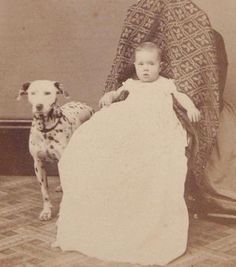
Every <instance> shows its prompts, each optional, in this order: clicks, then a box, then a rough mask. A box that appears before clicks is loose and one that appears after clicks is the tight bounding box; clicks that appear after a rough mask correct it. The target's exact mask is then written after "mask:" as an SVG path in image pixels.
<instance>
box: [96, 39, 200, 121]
mask: <svg viewBox="0 0 236 267" xmlns="http://www.w3.org/2000/svg"><path fill="white" fill-rule="evenodd" d="M134 66H135V70H136V74H137V77H138V79H139V81H140V82H141V83H152V82H155V81H157V80H158V79H159V78H160V77H161V76H160V70H161V66H162V62H161V49H160V48H159V47H158V46H157V45H156V44H154V43H152V42H144V43H142V44H140V45H139V46H138V47H137V48H136V49H135V60H134ZM162 78H163V77H162ZM125 92H126V90H124V87H123V86H122V87H121V88H119V89H118V90H117V91H110V92H108V93H106V94H105V95H104V96H103V97H102V98H101V99H100V101H99V106H100V107H104V106H109V105H111V104H112V103H113V102H117V101H119V100H120V99H121V98H123V96H124V95H125V96H126V97H127V95H128V93H125ZM172 93H173V94H174V96H175V98H176V99H177V100H178V102H179V103H180V104H181V105H182V106H183V107H184V108H185V109H186V111H187V114H188V117H189V119H190V120H191V121H192V122H197V121H198V120H199V118H200V111H199V110H198V109H197V108H196V107H195V105H194V103H193V102H192V100H191V99H190V98H189V97H188V96H187V95H186V94H184V93H181V92H178V91H177V89H176V87H175V89H174V90H173V92H172ZM173 112H174V111H173Z"/></svg>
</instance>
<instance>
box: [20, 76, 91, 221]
mask: <svg viewBox="0 0 236 267" xmlns="http://www.w3.org/2000/svg"><path fill="white" fill-rule="evenodd" d="M59 94H62V95H64V96H65V97H68V93H67V92H66V91H65V90H64V89H63V86H62V84H61V83H59V82H54V81H48V80H36V81H33V82H27V83H25V84H23V86H22V88H21V89H20V91H19V96H18V100H19V99H20V97H21V96H22V95H28V101H29V102H30V103H31V105H32V111H33V121H32V126H31V129H30V137H29V150H30V153H31V155H32V157H33V159H34V169H35V174H36V177H37V179H38V182H39V184H40V187H41V193H42V198H43V210H42V211H41V213H40V215H39V219H40V220H44V221H47V220H50V219H51V218H52V204H51V201H50V198H49V193H48V185H47V173H46V169H45V162H54V161H56V162H58V160H59V159H60V157H61V155H62V153H63V150H64V149H65V147H66V145H67V144H68V142H69V140H70V138H71V136H72V134H73V132H74V131H75V130H76V129H77V128H78V127H79V126H80V125H81V124H82V123H83V122H85V121H87V120H88V119H89V118H90V117H91V116H92V115H93V113H94V111H93V109H92V108H91V107H89V106H87V105H86V104H83V103H80V102H69V103H67V104H65V105H63V106H59V105H58V104H57V95H59Z"/></svg>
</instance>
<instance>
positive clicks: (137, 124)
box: [54, 77, 188, 265]
mask: <svg viewBox="0 0 236 267" xmlns="http://www.w3.org/2000/svg"><path fill="white" fill-rule="evenodd" d="M121 89H122V90H123V89H125V90H128V91H129V95H128V97H127V98H126V100H125V101H121V102H117V103H113V104H112V105H110V106H109V107H104V108H102V109H101V110H100V111H98V112H97V113H95V115H94V116H93V117H92V118H91V119H90V120H89V121H87V122H85V123H84V124H82V126H81V127H80V128H78V129H77V130H76V132H75V133H74V135H73V136H72V139H71V141H70V143H69V144H68V146H67V148H66V150H65V152H64V154H63V156H62V158H61V160H60V162H59V172H60V179H61V184H62V188H63V199H62V202H61V205H60V215H59V219H58V222H57V236H56V242H55V244H54V246H58V247H60V248H61V249H62V250H64V251H65V250H76V251H79V252H81V253H83V254H86V255H88V256H90V257H95V258H98V259H102V260H108V261H116V262H128V263H138V264H144V265H147V264H160V265H163V264H167V263H168V262H170V261H172V260H173V259H175V258H177V257H178V256H180V255H181V254H183V253H184V252H185V250H186V243H187V234H188V212H187V208H186V204H185V201H184V183H185V176H186V169H187V166H186V165H187V164H186V158H185V146H186V133H185V130H184V129H183V128H182V126H181V124H180V122H179V121H178V119H177V117H176V115H175V112H174V111H173V107H172V105H173V103H172V96H171V94H174V93H175V92H176V87H175V85H174V82H173V81H172V80H169V79H166V78H164V77H159V78H158V79H157V80H156V81H154V82H141V81H139V80H132V79H128V80H127V81H126V82H124V83H123V86H122V87H121V88H120V89H119V90H121Z"/></svg>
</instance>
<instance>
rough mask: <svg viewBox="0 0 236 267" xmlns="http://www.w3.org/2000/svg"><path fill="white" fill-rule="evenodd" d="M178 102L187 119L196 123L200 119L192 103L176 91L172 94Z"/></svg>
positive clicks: (198, 112) (184, 95)
mask: <svg viewBox="0 0 236 267" xmlns="http://www.w3.org/2000/svg"><path fill="white" fill-rule="evenodd" d="M173 94H174V96H175V98H176V99H177V100H178V102H179V103H180V104H181V105H182V106H183V107H184V108H185V109H186V111H187V114H188V117H189V119H190V120H191V121H192V122H197V121H199V119H200V111H199V110H198V109H197V108H196V106H195V105H194V103H193V101H192V100H191V99H190V98H189V97H188V96H187V95H186V94H184V93H181V92H178V91H177V89H176V90H174V92H173Z"/></svg>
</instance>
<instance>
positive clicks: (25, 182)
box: [0, 176, 236, 267]
mask: <svg viewBox="0 0 236 267" xmlns="http://www.w3.org/2000/svg"><path fill="white" fill-rule="evenodd" d="M58 184H59V180H58V178H57V177H50V179H49V188H50V192H51V198H52V202H53V205H54V210H53V216H54V219H53V220H51V221H49V222H41V221H39V220H38V214H39V212H40V209H41V195H40V190H39V186H38V184H37V181H36V179H35V177H25V176H24V177H17V176H12V177H9V176H7V177H5V176H0V266H1V267H13V266H14V267H15V266H16V267H32V266H38V267H43V266H44V267H65V266H66V267H72V266H73V267H138V266H139V267H140V265H130V264H118V263H111V262H103V261H99V260H96V259H93V258H89V257H86V256H85V255H82V254H80V253H77V252H69V253H68V252H66V253H63V252H61V251H60V250H59V249H52V248H50V243H51V242H53V241H54V238H55V233H56V226H55V223H56V214H57V213H58V204H59V202H60V199H61V193H56V192H54V189H55V188H56V186H57V185H58ZM168 266H171V267H211V266H217V267H229V266H232V267H233V266H236V220H233V219H227V220H226V219H220V218H218V219H216V218H200V219H193V218H192V216H191V220H190V231H189V244H188V249H187V252H186V254H185V255H184V256H182V257H180V258H179V259H177V260H175V261H174V262H172V263H171V264H169V265H168Z"/></svg>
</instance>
